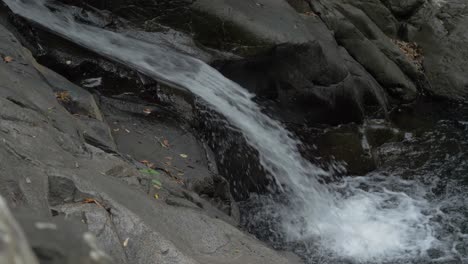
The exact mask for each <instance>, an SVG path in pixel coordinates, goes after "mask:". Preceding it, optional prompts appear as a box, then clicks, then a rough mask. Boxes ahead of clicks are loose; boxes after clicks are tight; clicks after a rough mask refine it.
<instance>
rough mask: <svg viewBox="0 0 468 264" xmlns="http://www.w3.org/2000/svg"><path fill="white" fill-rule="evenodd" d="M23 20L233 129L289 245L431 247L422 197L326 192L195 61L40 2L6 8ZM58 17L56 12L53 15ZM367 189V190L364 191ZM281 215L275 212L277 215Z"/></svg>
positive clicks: (318, 172)
mask: <svg viewBox="0 0 468 264" xmlns="http://www.w3.org/2000/svg"><path fill="white" fill-rule="evenodd" d="M4 2H5V3H7V4H8V6H9V7H10V8H11V9H12V10H13V11H14V12H15V13H18V14H20V15H21V16H23V17H25V18H27V19H29V20H32V21H34V22H35V23H38V24H40V25H42V26H44V27H45V28H48V29H49V30H52V31H54V32H56V33H58V34H60V35H62V36H63V37H65V38H68V39H70V40H71V41H73V42H75V43H77V44H79V45H82V46H84V47H86V48H88V49H91V50H94V51H96V52H98V53H100V54H103V55H104V56H107V57H108V58H111V59H113V60H116V61H120V62H124V63H125V64H127V65H130V66H132V67H134V68H136V69H138V70H139V71H142V72H144V73H145V74H147V75H149V76H152V77H154V78H156V79H158V80H160V81H162V82H166V83H167V84H170V85H172V86H175V87H180V88H184V89H187V90H190V91H191V92H192V93H194V94H195V95H196V96H198V97H200V98H202V99H203V100H204V101H206V103H207V104H208V105H210V106H211V107H212V108H213V109H214V110H216V111H217V112H219V113H221V114H222V115H224V116H225V117H226V119H228V120H229V122H230V123H231V124H233V125H234V126H236V127H237V128H238V129H239V130H240V131H242V133H243V134H244V136H245V138H246V139H247V141H248V143H249V144H250V145H251V146H252V147H254V148H255V149H256V150H258V152H259V155H260V161H261V164H262V166H263V167H264V168H265V170H266V171H268V172H269V174H270V175H272V176H273V177H274V178H275V179H276V181H277V183H278V185H282V186H285V189H284V191H285V192H287V193H288V195H289V199H290V200H291V203H290V206H288V207H287V208H284V207H283V208H284V209H283V210H281V211H280V212H276V213H278V214H280V216H281V218H282V219H283V226H284V230H285V232H286V234H287V238H288V239H289V240H290V241H305V240H308V239H312V240H319V241H320V245H321V247H323V248H324V249H325V250H326V251H329V252H331V254H334V255H337V256H341V257H343V258H349V259H353V260H356V261H360V262H369V261H374V262H378V261H381V260H384V259H392V258H404V257H415V256H418V255H420V254H423V252H424V251H425V250H426V249H427V248H428V247H429V246H430V244H431V243H432V241H433V240H434V238H433V236H432V229H431V227H430V225H429V224H428V222H429V216H426V215H425V214H424V213H423V211H424V210H425V208H426V207H427V203H426V202H425V201H424V199H422V197H421V196H420V197H417V198H412V197H409V196H408V195H406V194H405V192H400V191H390V189H384V188H382V187H381V186H384V185H383V184H381V183H379V184H375V185H374V186H372V185H370V186H369V180H368V178H346V179H345V180H344V181H343V182H341V185H338V184H331V185H324V184H321V183H320V182H319V180H318V179H319V178H320V177H326V176H327V175H328V172H326V171H324V170H322V169H320V168H318V167H316V166H314V165H313V164H311V163H310V162H308V161H306V160H305V159H304V158H302V156H301V155H300V153H299V151H298V147H297V146H298V145H299V144H300V142H298V141H297V140H295V139H294V138H293V137H292V136H291V134H290V133H289V132H288V131H287V130H286V129H285V128H284V127H283V126H282V125H281V124H280V123H279V122H277V121H275V120H273V119H271V118H269V117H268V116H266V115H265V114H263V113H262V111H261V109H260V108H259V106H258V105H257V104H256V103H255V102H253V100H252V98H253V95H252V94H250V93H248V92H247V91H246V90H244V89H243V88H242V87H240V86H239V85H237V84H235V83H234V82H232V81H230V80H228V79H226V78H225V77H223V76H222V75H221V74H220V73H219V72H217V71H216V70H214V69H213V68H211V67H210V66H208V65H206V64H205V63H203V62H202V61H200V60H197V59H195V58H192V57H188V56H185V55H182V54H179V53H177V52H175V51H173V50H172V49H171V48H170V47H164V46H158V47H156V46H154V45H151V44H149V43H145V42H142V41H138V40H136V39H134V38H131V37H128V36H125V35H123V34H118V33H114V32H110V31H106V30H103V29H100V28H95V27H92V26H89V25H83V24H79V23H77V22H75V21H74V18H73V15H72V14H70V13H67V10H66V9H62V10H61V11H60V12H59V13H54V12H52V11H50V10H49V9H48V8H47V7H46V5H45V2H44V0H29V1H28V0H20V1H18V0H4ZM57 8H58V9H59V10H60V7H57ZM362 184H367V185H368V186H367V187H366V188H367V190H365V189H364V188H362V186H361V185H362ZM278 208H279V207H278Z"/></svg>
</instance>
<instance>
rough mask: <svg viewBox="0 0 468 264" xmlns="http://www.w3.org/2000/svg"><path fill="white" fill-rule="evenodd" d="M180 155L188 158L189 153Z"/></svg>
mask: <svg viewBox="0 0 468 264" xmlns="http://www.w3.org/2000/svg"><path fill="white" fill-rule="evenodd" d="M180 156H181V157H182V158H184V159H186V158H188V155H187V154H180Z"/></svg>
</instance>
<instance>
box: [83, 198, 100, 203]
mask: <svg viewBox="0 0 468 264" xmlns="http://www.w3.org/2000/svg"><path fill="white" fill-rule="evenodd" d="M83 203H84V204H92V203H93V204H98V202H97V201H96V200H95V199H93V198H85V199H84V200H83Z"/></svg>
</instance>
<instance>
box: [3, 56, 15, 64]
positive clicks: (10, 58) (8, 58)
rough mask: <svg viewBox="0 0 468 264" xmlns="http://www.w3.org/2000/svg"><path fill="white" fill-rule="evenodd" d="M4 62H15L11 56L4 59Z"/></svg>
mask: <svg viewBox="0 0 468 264" xmlns="http://www.w3.org/2000/svg"><path fill="white" fill-rule="evenodd" d="M3 61H4V62H6V63H10V62H12V61H13V58H12V57H10V56H6V57H4V58H3Z"/></svg>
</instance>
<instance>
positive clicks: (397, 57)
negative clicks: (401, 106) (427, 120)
mask: <svg viewBox="0 0 468 264" xmlns="http://www.w3.org/2000/svg"><path fill="white" fill-rule="evenodd" d="M310 4H311V6H312V7H313V10H314V11H315V12H316V13H317V14H319V15H320V17H321V18H322V19H323V20H324V21H325V22H326V23H327V25H328V27H329V28H330V29H332V30H333V31H335V37H336V39H337V41H338V43H340V45H343V46H344V47H345V48H346V49H347V50H348V51H349V52H350V54H351V55H352V56H353V57H354V58H355V59H356V60H357V61H358V62H359V63H361V64H362V65H363V66H364V67H365V68H366V69H367V71H369V72H370V73H371V74H372V75H373V76H374V77H375V78H376V79H377V80H378V81H379V83H380V84H381V85H382V86H383V87H384V88H386V89H387V91H389V93H390V94H392V95H393V96H395V97H397V98H401V99H403V100H406V101H411V100H413V99H414V98H415V95H416V90H417V89H419V90H423V91H425V92H427V93H429V94H432V95H435V96H438V97H442V98H448V99H451V100H456V101H463V100H465V98H466V95H467V92H468V90H467V88H466V87H467V86H466V83H467V80H466V75H465V74H463V72H464V71H465V69H466V68H467V65H466V58H467V51H466V43H467V39H466V34H464V33H462V32H465V31H464V30H463V29H464V28H465V26H466V23H467V22H466V21H467V18H466V16H467V12H466V2H465V1H432V0H426V1H424V0H414V1H390V0H385V1H378V0H372V1H368V0H366V1H360V0H358V1H310ZM392 39H393V40H394V39H398V40H403V41H407V42H410V43H411V42H415V43H417V45H418V46H419V48H420V50H417V49H413V50H408V49H402V50H400V51H399V50H398V48H397V46H399V47H400V48H401V47H402V45H396V46H395V45H394V44H393V43H395V41H390V40H392ZM392 42H393V43H392ZM412 53H413V54H412ZM414 53H420V55H419V58H420V59H416V60H415V59H414V56H413V55H414ZM418 60H419V61H418ZM415 64H416V67H415ZM418 64H422V65H421V66H423V68H421V69H418V68H420V66H418Z"/></svg>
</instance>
